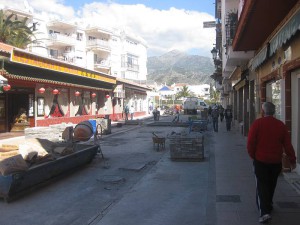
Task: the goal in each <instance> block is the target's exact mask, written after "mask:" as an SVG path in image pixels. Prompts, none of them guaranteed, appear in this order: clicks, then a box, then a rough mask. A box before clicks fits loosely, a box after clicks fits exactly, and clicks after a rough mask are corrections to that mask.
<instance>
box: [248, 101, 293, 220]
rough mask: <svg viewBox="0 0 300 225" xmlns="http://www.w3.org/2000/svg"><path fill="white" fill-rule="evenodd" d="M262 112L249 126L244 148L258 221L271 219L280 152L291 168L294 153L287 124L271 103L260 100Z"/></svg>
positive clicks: (280, 168)
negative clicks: (252, 176) (250, 168)
mask: <svg viewBox="0 0 300 225" xmlns="http://www.w3.org/2000/svg"><path fill="white" fill-rule="evenodd" d="M262 112H263V117H262V118H259V119H257V120H255V121H254V122H253V124H252V125H251V127H250V130H249V133H248V140H247V150H248V154H249V156H250V157H251V159H252V160H253V167H254V174H255V179H256V203H257V207H258V210H259V222H260V223H267V222H268V221H269V220H270V219H271V212H272V209H273V195H274V192H275V188H276V185H277V178H278V176H279V174H280V173H281V171H282V155H283V153H285V154H286V155H287V156H288V158H289V160H290V162H291V170H293V169H295V168H296V156H295V151H294V148H293V146H292V144H291V138H290V135H289V133H288V129H287V127H286V126H285V124H284V123H283V122H282V121H280V120H278V119H276V118H275V117H274V116H273V115H274V114H275V105H274V104H273V103H271V102H264V103H263V104H262Z"/></svg>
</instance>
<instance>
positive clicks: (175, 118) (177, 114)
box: [172, 108, 179, 123]
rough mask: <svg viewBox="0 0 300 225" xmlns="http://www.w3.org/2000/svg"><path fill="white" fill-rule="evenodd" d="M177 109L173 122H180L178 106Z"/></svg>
mask: <svg viewBox="0 0 300 225" xmlns="http://www.w3.org/2000/svg"><path fill="white" fill-rule="evenodd" d="M175 110H176V111H175V117H174V119H173V120H172V123H178V122H179V109H178V108H176V109H175Z"/></svg>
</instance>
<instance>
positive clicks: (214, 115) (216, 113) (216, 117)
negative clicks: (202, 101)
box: [211, 107, 219, 132]
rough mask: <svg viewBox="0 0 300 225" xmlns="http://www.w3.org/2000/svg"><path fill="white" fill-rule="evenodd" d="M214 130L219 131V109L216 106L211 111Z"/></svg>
mask: <svg viewBox="0 0 300 225" xmlns="http://www.w3.org/2000/svg"><path fill="white" fill-rule="evenodd" d="M211 117H212V122H213V128H214V132H218V120H219V109H218V107H215V108H214V109H213V110H212V112H211Z"/></svg>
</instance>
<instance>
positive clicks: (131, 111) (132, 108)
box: [129, 105, 134, 120]
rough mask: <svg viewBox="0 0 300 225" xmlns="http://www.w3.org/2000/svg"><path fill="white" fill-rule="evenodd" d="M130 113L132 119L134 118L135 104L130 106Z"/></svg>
mask: <svg viewBox="0 0 300 225" xmlns="http://www.w3.org/2000/svg"><path fill="white" fill-rule="evenodd" d="M129 113H130V119H131V120H133V115H134V107H133V105H131V106H130V108H129Z"/></svg>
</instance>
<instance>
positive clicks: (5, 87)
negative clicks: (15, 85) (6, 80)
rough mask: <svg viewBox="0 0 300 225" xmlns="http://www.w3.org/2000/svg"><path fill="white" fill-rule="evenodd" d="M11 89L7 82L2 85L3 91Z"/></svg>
mask: <svg viewBox="0 0 300 225" xmlns="http://www.w3.org/2000/svg"><path fill="white" fill-rule="evenodd" d="M10 89H11V86H10V85H9V84H7V85H5V86H3V90H4V91H9V90H10Z"/></svg>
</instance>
